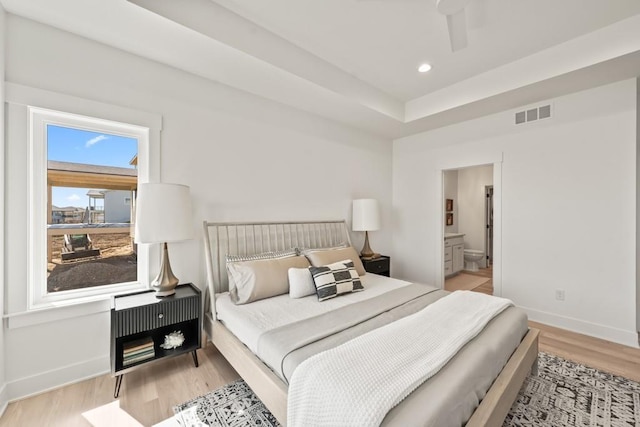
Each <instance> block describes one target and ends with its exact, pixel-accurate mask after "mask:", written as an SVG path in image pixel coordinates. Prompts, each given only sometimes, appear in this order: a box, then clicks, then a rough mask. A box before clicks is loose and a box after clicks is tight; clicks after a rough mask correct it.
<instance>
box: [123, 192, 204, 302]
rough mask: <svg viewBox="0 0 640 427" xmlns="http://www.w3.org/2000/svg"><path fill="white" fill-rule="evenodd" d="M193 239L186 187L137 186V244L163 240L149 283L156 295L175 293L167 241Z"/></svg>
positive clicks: (188, 194)
mask: <svg viewBox="0 0 640 427" xmlns="http://www.w3.org/2000/svg"><path fill="white" fill-rule="evenodd" d="M191 238H193V221H192V219H191V195H190V193H189V187H187V186H186V185H179V184H165V183H149V184H141V185H140V186H139V187H138V195H137V199H136V224H135V242H136V243H163V246H164V248H163V254H162V262H161V264H160V272H159V273H158V276H157V277H156V278H155V279H154V280H153V282H151V287H152V288H153V289H154V290H155V291H156V296H157V297H166V296H169V295H173V294H175V292H176V291H175V288H176V286H177V285H178V279H177V278H176V276H174V274H173V272H172V271H171V264H170V263H169V252H168V249H167V243H170V242H179V241H182V240H188V239H191Z"/></svg>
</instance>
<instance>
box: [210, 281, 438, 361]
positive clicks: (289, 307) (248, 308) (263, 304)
mask: <svg viewBox="0 0 640 427" xmlns="http://www.w3.org/2000/svg"><path fill="white" fill-rule="evenodd" d="M360 280H361V282H362V286H363V287H364V289H365V290H364V291H362V292H354V293H351V294H346V295H341V296H340V297H339V298H332V299H330V300H326V301H323V302H322V303H319V302H318V298H317V297H316V296H315V295H309V296H307V297H304V298H297V299H296V298H291V297H289V294H284V295H278V296H277V297H272V298H268V299H264V300H260V301H254V302H252V303H250V304H243V305H235V304H234V303H233V302H232V301H231V298H230V297H229V292H224V293H221V294H216V315H217V317H218V320H220V321H221V322H222V323H224V324H225V326H226V327H227V328H228V329H229V330H230V331H231V332H232V333H233V334H234V335H235V336H236V337H237V338H238V339H239V340H240V341H242V343H244V345H246V346H247V347H249V349H250V350H251V351H252V352H254V353H257V352H258V340H259V338H260V336H261V335H262V334H263V333H265V332H267V331H270V330H273V329H276V328H279V327H282V326H285V325H288V324H292V323H295V322H299V321H301V320H305V319H309V318H311V317H315V316H319V315H321V314H324V313H328V312H330V311H333V310H335V309H337V308H340V307H345V306H347V305H350V304H353V303H357V302H360V301H365V300H367V299H371V298H374V297H377V296H379V295H382V294H384V293H385V292H388V291H389V290H391V289H397V288H400V287H403V286H407V285H409V284H410V282H406V281H404V280H398V279H392V278H389V277H384V276H379V275H377V274H371V273H367V274H365V275H364V276H362V277H360ZM433 289H435V288H433Z"/></svg>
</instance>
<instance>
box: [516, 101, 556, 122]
mask: <svg viewBox="0 0 640 427" xmlns="http://www.w3.org/2000/svg"><path fill="white" fill-rule="evenodd" d="M550 117H551V105H550V104H549V105H543V106H541V107H536V108H531V109H529V110H524V111H518V112H517V113H516V114H515V119H516V121H515V123H516V124H517V125H521V124H523V123H528V122H535V121H536V120H542V119H548V118H550Z"/></svg>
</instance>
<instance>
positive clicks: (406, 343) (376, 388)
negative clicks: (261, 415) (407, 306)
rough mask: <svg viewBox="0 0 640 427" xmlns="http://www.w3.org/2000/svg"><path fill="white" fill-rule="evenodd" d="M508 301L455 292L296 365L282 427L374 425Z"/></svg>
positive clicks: (478, 331) (480, 328)
mask: <svg viewBox="0 0 640 427" xmlns="http://www.w3.org/2000/svg"><path fill="white" fill-rule="evenodd" d="M510 305H513V304H512V302H511V301H509V300H506V299H503V298H497V297H491V296H487V295H483V294H479V293H475V292H469V291H458V292H454V293H452V294H451V295H449V296H447V297H445V298H442V299H440V300H438V301H436V302H434V303H433V304H431V305H429V306H428V307H426V308H425V309H423V310H421V311H419V312H417V313H415V314H413V315H411V316H407V317H405V318H403V319H400V320H398V321H396V322H393V323H391V324H389V325H387V326H384V327H381V328H379V329H376V330H373V331H371V332H369V333H367V334H364V335H362V336H359V337H357V338H355V339H353V340H351V341H349V342H347V343H345V344H343V345H340V346H338V347H335V348H333V349H331V350H327V351H325V352H322V353H319V354H317V355H315V356H313V357H310V358H309V359H307V360H305V361H304V362H303V363H301V364H300V365H299V366H298V367H297V368H296V370H295V371H294V373H293V377H292V378H291V382H290V384H289V397H288V410H287V417H288V422H287V424H288V425H289V426H290V427H296V426H305V427H307V426H326V425H331V426H377V425H379V424H380V423H381V422H382V420H383V419H384V417H385V415H386V414H387V412H388V411H389V410H390V409H392V408H393V407H394V406H396V405H397V404H398V403H400V402H401V401H402V400H403V399H404V398H405V397H407V396H408V395H409V394H410V393H411V392H412V391H413V390H415V389H416V388H417V387H418V386H419V385H420V384H422V383H423V382H424V381H426V380H427V379H429V378H430V377H432V376H433V375H435V374H436V373H437V372H438V371H439V370H440V369H441V368H442V367H443V366H444V365H445V364H446V363H447V362H448V361H449V360H450V359H451V358H452V357H453V356H454V355H455V354H456V353H457V352H458V350H459V349H460V348H462V347H463V346H464V345H465V344H466V343H467V342H469V341H470V340H471V339H473V338H474V337H475V336H476V335H477V334H478V333H480V331H481V330H482V329H483V328H484V327H485V326H486V324H487V323H488V322H489V321H490V320H491V319H492V318H493V317H495V316H496V315H497V314H499V313H500V312H502V311H503V310H504V309H506V308H507V307H508V306H510Z"/></svg>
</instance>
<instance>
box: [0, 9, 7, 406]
mask: <svg viewBox="0 0 640 427" xmlns="http://www.w3.org/2000/svg"><path fill="white" fill-rule="evenodd" d="M5 16H6V14H5V11H4V9H3V8H2V5H0V118H2V119H1V120H0V206H2V209H0V308H2V310H3V311H2V312H3V313H4V292H5V274H4V272H5V269H4V261H5V239H4V210H5V209H4V206H5V199H4V184H5V180H4V164H5V163H4V162H5V143H4V68H5V67H4V65H5V59H4V58H5ZM4 341H5V340H4V321H3V326H2V327H1V328H0V416H1V415H2V413H3V412H4V410H5V409H6V407H7V402H8V399H9V398H8V395H7V388H6V384H5V356H4V354H5V348H6V347H5V342H4Z"/></svg>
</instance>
